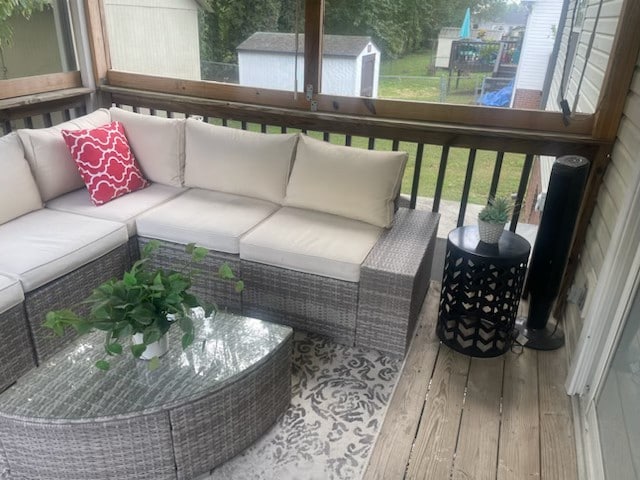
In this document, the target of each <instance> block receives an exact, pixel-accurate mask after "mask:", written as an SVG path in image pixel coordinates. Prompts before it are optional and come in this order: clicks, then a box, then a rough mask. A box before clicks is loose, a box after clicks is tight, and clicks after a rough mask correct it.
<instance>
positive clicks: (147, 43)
mask: <svg viewBox="0 0 640 480" xmlns="http://www.w3.org/2000/svg"><path fill="white" fill-rule="evenodd" d="M201 7H202V2H198V1H195V0H104V12H105V20H106V25H107V34H108V36H109V39H110V40H111V41H110V43H109V52H110V54H111V65H112V67H113V68H114V69H116V70H124V71H128V72H135V73H144V74H149V75H162V76H165V77H176V78H184V79H188V80H200V40H199V32H198V9H199V8H201ZM131 45H135V46H136V48H131Z"/></svg>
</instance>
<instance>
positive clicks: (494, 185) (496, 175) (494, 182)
mask: <svg viewBox="0 0 640 480" xmlns="http://www.w3.org/2000/svg"><path fill="white" fill-rule="evenodd" d="M503 159H504V152H498V153H497V155H496V164H495V166H494V167H493V177H492V178H491V187H490V188H489V198H490V199H491V198H495V196H496V192H497V191H498V181H499V180H500V171H501V170H502V160H503Z"/></svg>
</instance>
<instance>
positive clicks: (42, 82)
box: [0, 71, 82, 100]
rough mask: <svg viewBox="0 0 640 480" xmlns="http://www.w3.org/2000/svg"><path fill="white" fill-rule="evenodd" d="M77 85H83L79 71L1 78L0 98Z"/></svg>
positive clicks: (22, 95) (51, 90)
mask: <svg viewBox="0 0 640 480" xmlns="http://www.w3.org/2000/svg"><path fill="white" fill-rule="evenodd" d="M77 87H82V79H81V78H80V72H79V71H75V72H61V73H49V74H46V75H36V76H33V77H20V78H12V79H10V80H0V100H5V99H8V98H14V97H24V96H26V95H34V94H38V93H44V92H53V91H55V90H64V89H67V88H77Z"/></svg>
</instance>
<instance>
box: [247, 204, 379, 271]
mask: <svg viewBox="0 0 640 480" xmlns="http://www.w3.org/2000/svg"><path fill="white" fill-rule="evenodd" d="M381 233H382V228H380V227H376V226H374V225H371V224H369V223H365V222H360V221H358V220H352V219H349V218H345V217H340V216H337V215H331V214H328V213H322V212H316V211H313V210H302V209H299V208H289V207H283V208H281V209H280V210H279V211H278V212H276V213H275V214H274V215H272V216H271V217H270V218H268V219H267V220H265V221H264V222H262V223H261V224H260V225H258V226H257V227H256V228H255V229H253V230H252V231H251V232H249V233H248V234H247V235H245V236H244V237H242V239H241V240H240V258H241V259H243V260H251V261H254V262H259V263H265V264H267V265H273V266H276V267H282V268H288V269H291V270H296V271H299V272H305V273H312V274H315V275H322V276H325V277H331V278H337V279H339V280H345V281H347V282H357V281H359V280H360V265H362V262H364V259H365V258H366V257H367V255H368V254H369V251H370V250H371V249H372V248H373V246H374V245H375V243H376V241H377V240H378V238H379V237H380V234H381Z"/></svg>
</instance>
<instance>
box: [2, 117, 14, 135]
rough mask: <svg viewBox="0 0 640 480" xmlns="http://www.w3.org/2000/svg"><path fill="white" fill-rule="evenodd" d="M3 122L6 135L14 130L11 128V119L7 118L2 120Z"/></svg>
mask: <svg viewBox="0 0 640 480" xmlns="http://www.w3.org/2000/svg"><path fill="white" fill-rule="evenodd" d="M2 124H3V128H4V133H5V135H6V134H8V133H11V131H12V130H13V129H12V128H11V122H10V121H9V120H5V121H4V122H2Z"/></svg>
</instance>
